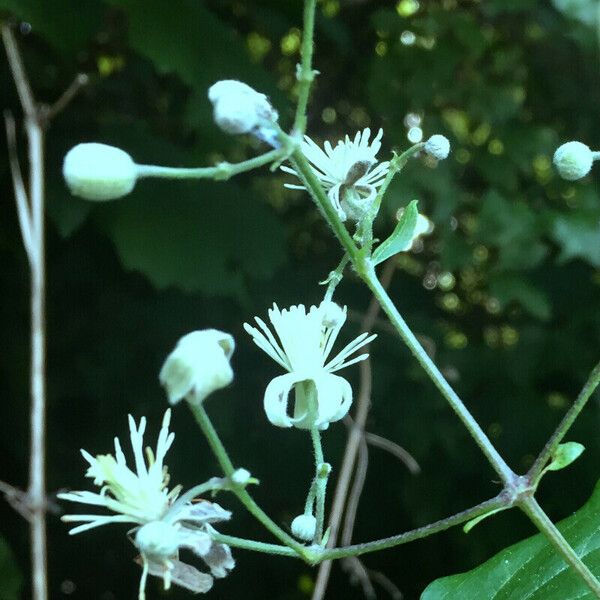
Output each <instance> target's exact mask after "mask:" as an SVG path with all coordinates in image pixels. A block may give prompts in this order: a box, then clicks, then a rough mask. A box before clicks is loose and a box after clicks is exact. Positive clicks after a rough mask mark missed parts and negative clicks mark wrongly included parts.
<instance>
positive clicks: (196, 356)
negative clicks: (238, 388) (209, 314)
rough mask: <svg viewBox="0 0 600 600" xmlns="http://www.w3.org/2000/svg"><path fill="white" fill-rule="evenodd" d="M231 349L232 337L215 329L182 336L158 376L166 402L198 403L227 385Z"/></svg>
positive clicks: (230, 378)
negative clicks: (183, 401) (167, 400)
mask: <svg viewBox="0 0 600 600" xmlns="http://www.w3.org/2000/svg"><path fill="white" fill-rule="evenodd" d="M234 348H235V342H234V340H233V337H232V336H231V335H229V334H228V333H224V332H222V331H218V330H216V329H204V330H202V331H194V332H192V333H188V334H187V335H185V336H183V337H182V338H181V339H180V340H179V342H177V345H176V346H175V349H174V350H173V352H171V354H169V356H168V357H167V359H166V360H165V363H164V365H163V366H162V369H161V370H160V374H159V379H160V382H161V384H162V385H163V386H164V388H165V389H166V391H167V395H168V398H169V402H170V403H171V404H176V403H177V402H179V401H180V400H182V399H183V398H186V399H187V400H188V401H189V402H192V403H200V402H202V401H203V400H204V398H206V397H207V396H208V395H209V394H211V393H212V392H214V391H215V390H219V389H221V388H224V387H225V386H227V385H229V384H230V383H231V382H232V381H233V370H232V368H231V365H230V364H229V359H230V358H231V355H232V354H233V350H234Z"/></svg>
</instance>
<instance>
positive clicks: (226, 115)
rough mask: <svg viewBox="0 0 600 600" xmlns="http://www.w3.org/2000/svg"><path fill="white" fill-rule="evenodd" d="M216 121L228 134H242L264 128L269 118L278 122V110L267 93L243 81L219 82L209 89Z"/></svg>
mask: <svg viewBox="0 0 600 600" xmlns="http://www.w3.org/2000/svg"><path fill="white" fill-rule="evenodd" d="M208 99H209V100H210V101H211V102H212V104H213V109H214V112H213V117H214V120H215V123H216V124H217V125H218V126H219V127H220V128H221V129H222V130H223V131H225V132H226V133H231V134H242V133H250V132H254V131H258V130H262V129H263V128H262V127H261V124H262V123H264V122H265V121H267V122H269V121H270V122H275V121H277V118H278V115H277V111H276V110H275V109H274V108H273V107H272V106H271V104H270V102H269V100H268V99H267V97H266V96H265V95H264V94H260V93H258V92H257V91H256V90H254V89H252V88H251V87H250V86H249V85H246V84H245V83H242V82H241V81H235V80H233V79H226V80H223V81H217V83H215V84H214V85H212V86H211V87H210V88H209V90H208Z"/></svg>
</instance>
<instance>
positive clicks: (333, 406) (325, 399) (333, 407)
mask: <svg viewBox="0 0 600 600" xmlns="http://www.w3.org/2000/svg"><path fill="white" fill-rule="evenodd" d="M314 382H315V386H316V388H317V404H318V417H317V422H316V426H317V427H318V428H319V429H327V427H328V426H329V423H333V422H335V421H339V420H340V419H342V418H343V417H345V416H346V414H347V413H348V411H349V410H350V406H351V405H352V387H351V386H350V384H349V383H348V382H347V381H346V380H345V379H344V378H343V377H340V376H339V375H331V374H330V373H324V374H323V375H319V376H317V377H315V379H314Z"/></svg>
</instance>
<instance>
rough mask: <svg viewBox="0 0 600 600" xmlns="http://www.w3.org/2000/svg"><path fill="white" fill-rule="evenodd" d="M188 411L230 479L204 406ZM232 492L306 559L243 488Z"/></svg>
mask: <svg viewBox="0 0 600 600" xmlns="http://www.w3.org/2000/svg"><path fill="white" fill-rule="evenodd" d="M189 406H190V409H191V411H192V413H193V415H194V417H195V419H196V422H197V423H198V425H199V426H200V429H201V430H202V433H203V434H204V436H205V437H206V440H207V441H208V445H209V446H210V448H211V450H212V451H213V454H214V455H215V457H216V459H217V461H218V462H219V465H221V469H223V472H224V473H225V475H226V476H227V477H231V476H232V475H233V473H234V471H235V467H234V466H233V463H232V462H231V459H230V458H229V455H228V454H227V450H225V446H223V443H222V442H221V439H220V438H219V434H218V433H217V431H216V429H215V428H214V426H213V424H212V422H211V420H210V417H209V416H208V414H207V412H206V410H204V406H203V405H202V404H191V403H190V404H189ZM232 492H233V493H234V494H235V495H236V496H237V497H238V499H239V501H240V502H241V503H242V504H243V505H244V506H245V507H246V509H247V510H248V512H250V514H252V515H253V516H254V517H255V518H256V519H257V520H258V521H260V522H261V523H262V524H263V525H264V527H265V528H266V529H268V530H269V531H270V532H271V533H272V534H273V535H274V536H275V537H276V538H277V539H278V540H280V541H281V542H283V543H284V544H285V545H286V546H289V547H290V548H293V549H294V550H295V551H296V553H297V554H299V555H300V556H301V557H302V558H305V559H306V556H307V554H306V547H305V546H303V545H302V544H300V543H298V542H297V541H296V540H295V539H294V538H293V537H291V536H290V535H288V534H287V533H286V532H285V531H284V530H283V529H281V527H279V525H277V523H275V521H273V520H272V519H271V517H269V516H268V515H267V513H265V511H264V510H263V509H262V508H260V506H258V504H256V502H255V500H254V499H253V498H252V496H250V494H249V493H248V492H247V491H246V490H245V489H244V488H241V487H240V488H234V489H232Z"/></svg>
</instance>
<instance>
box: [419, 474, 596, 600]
mask: <svg viewBox="0 0 600 600" xmlns="http://www.w3.org/2000/svg"><path fill="white" fill-rule="evenodd" d="M599 521H600V484H597V485H596V488H595V490H594V493H593V495H592V497H591V498H590V500H588V502H587V503H586V504H585V505H584V506H583V507H582V508H581V509H579V510H578V511H577V512H576V513H575V514H574V515H573V516H571V517H569V518H568V519H565V520H564V521H561V522H560V523H559V524H558V528H559V530H560V531H561V533H562V534H563V535H564V536H565V538H566V539H567V541H568V542H569V543H570V544H571V546H572V547H573V548H574V550H575V551H576V552H577V554H578V555H579V556H580V557H581V558H582V559H583V560H584V561H585V563H586V565H587V566H588V567H589V568H590V569H591V571H592V573H594V575H596V577H598V576H600V528H599V527H598V523H599ZM457 598H460V600H484V599H485V600H521V599H522V598H527V600H592V599H593V598H594V594H593V593H592V592H591V591H590V590H589V589H588V588H587V587H586V586H585V584H584V583H582V582H581V580H580V579H579V577H578V576H577V575H575V574H574V573H573V571H572V570H571V569H570V568H569V567H568V566H567V565H566V563H565V562H564V560H563V558H562V557H561V556H560V555H559V554H558V553H557V552H556V550H555V549H554V547H552V546H550V544H549V543H548V542H547V541H546V538H545V537H544V536H542V535H541V534H538V535H536V536H534V537H531V538H529V539H526V540H524V541H522V542H519V543H518V544H515V545H514V546H511V547H509V548H506V549H505V550H503V551H502V552H500V553H498V554H497V555H496V556H494V557H493V558H491V559H490V560H488V561H487V562H485V563H484V564H482V565H480V566H479V567H477V568H475V569H473V570H472V571H468V572H466V573H461V574H460V575H452V576H450V577H443V578H442V579H438V580H437V581H434V582H433V583H431V584H430V585H429V586H428V587H427V589H426V590H425V591H424V592H423V594H422V595H421V600H456V599H457Z"/></svg>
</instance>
